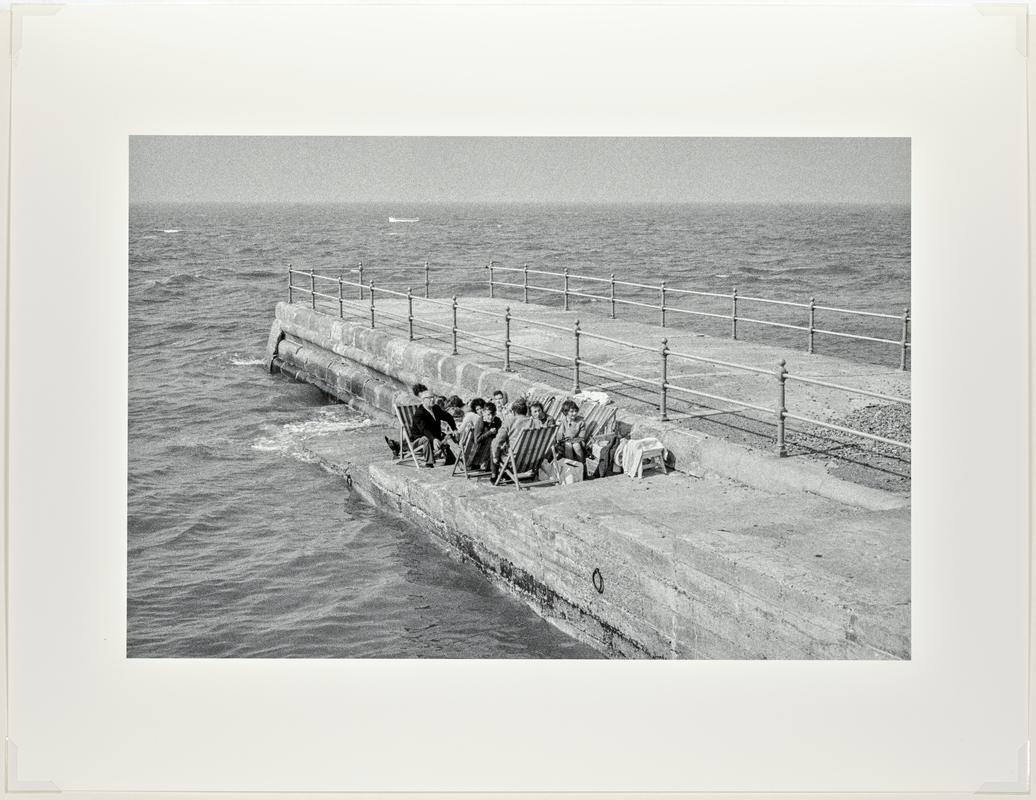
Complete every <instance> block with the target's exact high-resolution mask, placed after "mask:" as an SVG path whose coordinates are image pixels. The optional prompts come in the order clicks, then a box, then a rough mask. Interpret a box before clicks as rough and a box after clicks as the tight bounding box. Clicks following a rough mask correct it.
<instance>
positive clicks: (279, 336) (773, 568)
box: [268, 303, 910, 658]
mask: <svg viewBox="0 0 1036 800" xmlns="http://www.w3.org/2000/svg"><path fill="white" fill-rule="evenodd" d="M268 356H269V362H270V367H271V369H272V370H279V371H281V372H283V373H285V374H287V375H289V376H291V377H293V378H295V379H297V380H302V381H306V382H309V383H312V384H314V385H316V386H318V387H320V388H321V389H322V390H324V391H325V392H327V393H329V394H331V395H334V396H335V397H338V398H339V399H341V400H343V401H345V402H349V403H351V404H352V405H354V406H358V407H360V408H361V409H364V410H367V411H370V412H372V413H380V414H382V415H386V414H390V413H391V408H392V401H393V398H394V397H395V396H397V394H398V393H399V392H400V391H407V387H408V386H409V384H411V383H413V382H416V381H421V382H423V383H426V384H428V385H431V386H433V387H434V388H435V389H436V390H437V391H439V392H442V393H445V394H449V393H457V394H459V395H461V396H462V397H471V396H476V395H477V396H487V395H489V394H490V393H491V392H492V391H493V390H495V389H498V388H502V389H504V390H505V391H506V392H508V393H509V394H510V395H511V396H517V395H520V394H522V393H524V392H526V391H528V390H529V389H536V390H539V391H543V392H549V393H554V394H559V395H561V394H565V392H564V390H563V388H564V387H552V386H548V385H545V384H539V383H534V382H530V381H526V380H524V379H522V378H520V377H518V376H516V375H514V374H513V373H508V372H504V371H503V370H502V369H494V368H489V367H486V366H485V365H479V364H475V363H473V362H471V361H468V360H466V359H465V358H464V357H462V356H460V357H458V356H453V355H450V354H449V352H448V350H444V348H443V346H442V345H441V344H440V345H438V346H436V344H435V343H429V344H422V343H416V342H410V341H408V340H407V338H406V336H405V335H404V336H400V335H398V334H396V333H393V332H388V331H383V330H380V329H371V328H370V327H369V326H368V325H366V324H364V323H363V322H354V321H347V320H342V319H338V318H336V317H334V316H330V315H327V314H323V313H319V312H316V311H314V310H312V309H309V308H306V307H304V306H301V305H298V304H295V305H289V304H286V303H281V304H279V305H278V307H277V310H276V318H275V320H274V323H273V326H272V329H271V333H270V339H269V347H268ZM382 418H385V417H382ZM617 419H618V421H619V423H620V426H621V428H622V430H623V432H624V433H625V434H626V435H630V436H633V437H638V438H639V437H643V436H657V437H658V438H660V439H662V441H663V442H664V443H665V444H666V445H667V447H668V448H669V449H670V451H671V452H672V453H673V454H674V455H675V459H676V464H677V467H678V469H679V470H680V471H681V472H680V473H676V474H671V475H670V476H669V477H668V478H666V479H662V480H651V481H649V480H645V481H632V480H630V479H629V478H626V477H624V476H616V477H613V478H610V479H607V480H598V481H590V482H586V483H584V484H579V485H576V486H570V487H561V488H545V489H541V490H534V491H533V492H521V493H518V492H515V491H513V489H512V490H510V491H509V490H506V489H501V488H496V489H490V488H489V487H487V486H486V485H485V483H484V482H476V481H468V480H463V479H460V478H451V477H450V476H449V471H448V470H443V469H436V470H415V469H413V468H412V467H409V468H408V467H406V466H401V465H396V464H394V463H393V462H391V461H389V460H387V458H386V456H387V452H385V451H384V444H383V443H380V444H379V442H380V437H381V435H382V434H383V433H385V432H387V431H388V430H389V428H388V427H386V429H385V430H383V431H377V432H371V433H369V434H363V435H360V434H357V435H356V436H353V435H352V434H351V435H350V441H349V442H343V441H341V437H334V438H329V439H327V440H324V441H318V442H314V443H311V447H312V448H313V451H314V453H315V455H316V456H317V457H318V458H320V459H321V460H322V461H324V463H326V464H327V465H328V466H329V467H330V468H332V469H335V470H337V471H339V472H341V473H342V474H348V475H349V477H350V483H351V484H355V485H356V486H357V487H358V488H360V489H361V490H362V491H363V492H364V493H366V494H367V495H368V496H369V497H371V498H373V499H375V500H376V501H377V502H378V503H379V504H380V505H382V506H385V507H388V508H391V509H393V510H394V511H396V512H397V513H399V514H401V515H402V516H404V517H406V518H408V519H410V520H412V521H413V522H415V523H416V524H417V525H419V526H420V527H422V528H423V529H425V530H426V531H428V532H429V533H431V534H432V535H434V536H436V537H438V538H439V539H440V540H441V541H443V542H444V543H446V544H447V545H448V546H449V547H450V548H451V549H453V550H454V551H455V552H457V553H459V554H460V555H461V557H463V558H465V559H467V560H469V561H470V562H472V563H473V564H475V565H476V566H477V567H478V568H479V569H480V570H481V571H482V572H483V573H484V574H485V575H486V576H487V577H488V578H490V579H491V580H494V581H496V582H498V583H500V584H501V585H503V586H505V587H506V588H508V589H509V590H510V591H512V592H514V593H515V594H517V595H518V596H520V597H521V598H523V599H524V600H525V601H527V602H528V603H529V604H530V605H531V606H532V607H534V608H536V609H537V610H538V611H539V612H540V613H541V614H542V615H543V616H545V617H546V618H548V619H550V620H551V621H552V622H554V623H555V624H557V625H558V626H559V627H561V628H562V629H563V630H566V631H568V632H569V633H570V634H572V635H573V636H577V637H578V638H580V639H582V640H584V641H586V642H588V643H590V644H592V645H594V646H595V647H597V648H598V649H600V650H601V651H602V652H605V653H608V654H609V655H618V656H624V657H645V656H646V657H695V658H906V657H909V652H910V636H909V627H910V623H909V618H910V617H909V505H908V501H907V500H906V499H904V498H902V497H900V496H897V495H893V494H889V493H886V492H881V491H877V490H873V489H867V488H865V487H861V486H856V485H854V484H848V483H846V482H844V481H838V480H835V479H832V478H830V476H828V475H826V474H825V473H824V472H823V470H818V469H812V465H810V464H803V463H796V462H793V461H790V460H788V459H778V458H776V457H775V456H773V455H771V454H768V453H760V452H758V451H756V450H753V449H752V448H748V447H744V446H740V445H736V444H734V443H731V442H723V441H717V440H715V439H711V438H709V437H705V436H702V435H700V434H696V433H695V432H693V431H686V430H680V429H679V428H678V427H677V426H675V425H668V424H665V423H661V422H659V421H658V420H652V419H648V418H646V417H643V416H639V415H636V414H631V413H628V412H626V411H625V410H624V409H622V408H621V407H620V408H619V409H618V414H617ZM364 436H367V437H369V438H370V439H371V441H370V442H368V443H367V445H366V446H359V444H360V441H361V440H362V439H363V437H364ZM659 477H661V476H659ZM822 557H823V558H824V559H826V560H822ZM595 572H596V577H595Z"/></svg>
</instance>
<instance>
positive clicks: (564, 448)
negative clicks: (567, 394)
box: [554, 400, 587, 461]
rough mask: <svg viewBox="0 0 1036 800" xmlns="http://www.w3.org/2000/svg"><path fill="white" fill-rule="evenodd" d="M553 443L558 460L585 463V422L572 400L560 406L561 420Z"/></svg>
mask: <svg viewBox="0 0 1036 800" xmlns="http://www.w3.org/2000/svg"><path fill="white" fill-rule="evenodd" d="M554 442H555V445H556V449H557V455H558V457H559V458H572V459H575V460H576V461H586V451H587V448H586V421H585V420H584V419H583V418H582V417H581V416H579V406H578V405H576V403H575V401H574V400H566V401H565V402H564V403H562V404H561V419H560V420H559V421H558V432H557V436H556V437H555V438H554Z"/></svg>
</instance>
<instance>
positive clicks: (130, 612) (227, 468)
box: [127, 203, 910, 658]
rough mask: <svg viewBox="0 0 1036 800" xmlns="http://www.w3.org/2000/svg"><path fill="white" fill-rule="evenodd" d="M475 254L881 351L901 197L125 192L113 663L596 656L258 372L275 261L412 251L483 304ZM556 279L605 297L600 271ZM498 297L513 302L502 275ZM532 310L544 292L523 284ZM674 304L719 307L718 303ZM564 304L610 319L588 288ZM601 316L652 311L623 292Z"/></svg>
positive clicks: (393, 275)
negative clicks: (670, 199) (334, 450)
mask: <svg viewBox="0 0 1036 800" xmlns="http://www.w3.org/2000/svg"><path fill="white" fill-rule="evenodd" d="M390 217H395V218H403V219H412V220H416V221H414V222H390V221H389V219H390ZM491 261H492V262H493V263H494V276H495V278H494V279H495V280H496V281H502V282H516V283H521V279H522V276H521V275H520V274H518V273H514V272H508V270H514V269H521V268H523V266H525V265H527V266H528V268H529V269H530V270H542V271H547V272H562V271H564V270H565V269H566V268H567V269H568V270H570V272H571V273H572V274H573V275H574V274H582V275H593V276H597V277H605V278H608V277H609V276H611V275H614V276H615V279H616V280H617V281H626V282H629V283H644V284H646V285H649V286H652V287H653V286H654V285H655V284H657V283H658V282H659V281H660V280H665V281H666V283H667V286H668V287H672V288H686V289H692V290H696V291H702V292H714V293H717V294H721V293H722V294H729V293H731V291H732V289H733V288H734V287H736V288H737V291H738V295H739V297H758V298H763V299H777V300H785V301H789V302H795V303H808V302H809V299H810V298H811V297H812V298H814V299H815V302H816V304H818V305H820V306H823V307H828V308H849V309H858V310H865V311H871V312H876V313H880V314H888V315H889V316H891V317H896V319H891V320H885V319H883V318H876V317H875V318H871V317H865V318H849V317H847V316H846V315H844V314H840V313H838V312H816V313H817V326H818V327H824V328H826V329H831V330H837V329H839V328H838V327H837V326H841V327H842V328H844V330H846V331H852V332H856V333H863V334H864V335H871V336H876V337H879V338H889V339H890V340H894V341H898V340H899V338H900V336H901V328H902V324H901V322H900V320H899V317H900V316H901V315H902V313H903V311H904V309H906V308H907V307H908V306H909V301H910V208H909V206H906V205H806V204H788V205H748V204H746V205H729V204H728V205H657V204H652V205H603V206H601V205H558V206H551V205H458V204H423V205H406V204H400V203H395V204H351V205H328V204H324V205H321V204H308V205H307V204H284V205H279V204H261V205H260V204H254V205H253V204H212V203H194V204H143V203H131V205H130V209H129V354H128V355H129V407H128V414H129V422H128V430H129V464H128V476H127V478H128V489H129V501H128V508H127V514H128V542H127V547H128V564H127V566H128V587H127V589H128V602H127V632H128V635H127V651H128V652H127V654H128V656H129V657H133V658H136V657H139V658H178V657H185V658H593V657H596V653H595V652H594V651H593V650H591V649H590V648H589V647H587V646H585V645H583V644H580V643H579V642H576V641H575V640H573V639H571V638H569V637H567V636H566V635H564V634H562V633H561V632H560V631H558V630H557V629H555V628H554V627H553V626H551V625H550V624H549V623H548V622H546V621H545V620H543V619H542V618H540V617H539V616H538V615H536V614H535V613H534V612H533V611H532V610H531V609H530V608H528V607H527V606H526V605H525V604H524V603H522V602H521V601H520V600H519V599H517V598H516V597H514V596H512V595H510V594H508V593H506V592H504V591H503V590H501V589H499V588H497V587H495V586H494V585H492V584H490V583H489V582H488V581H487V580H486V579H485V578H484V577H483V576H482V575H481V574H480V573H478V571H477V570H476V569H475V567H474V566H472V565H470V564H466V563H462V562H461V561H460V560H458V559H456V558H454V557H453V556H451V555H450V554H449V553H448V552H446V551H445V550H444V549H442V548H441V547H440V546H439V545H438V544H437V543H436V540H434V539H433V537H432V536H430V535H429V533H428V532H426V531H423V530H421V529H419V528H417V527H415V526H413V525H411V524H409V523H407V522H405V521H403V520H401V519H398V518H396V517H394V516H392V515H390V514H388V513H386V512H384V511H382V510H380V509H377V508H372V507H370V506H368V505H366V504H364V503H363V502H362V501H361V500H358V499H354V498H353V497H352V496H350V495H349V494H348V493H347V492H345V491H344V490H343V485H342V481H341V479H340V478H338V477H336V476H334V475H331V474H329V473H328V472H326V471H325V470H324V469H323V468H322V467H321V466H320V465H319V464H318V463H315V462H314V459H313V458H312V457H311V456H309V455H308V452H307V450H306V442H307V440H308V439H310V438H311V437H313V436H317V435H323V434H327V433H333V434H337V435H340V436H342V437H346V438H347V437H348V436H349V435H350V432H352V431H355V430H357V429H362V428H364V427H366V426H368V425H370V424H371V420H369V419H367V418H366V417H364V416H363V415H361V414H360V413H358V412H356V411H354V410H352V409H349V408H348V407H346V406H344V405H341V404H333V403H331V402H329V401H328V399H327V398H325V397H324V396H323V395H322V394H321V392H319V391H318V390H317V389H315V388H314V387H311V386H308V385H304V384H298V383H294V382H292V381H290V380H289V379H287V378H285V377H284V376H281V375H271V374H270V373H269V372H268V370H267V366H266V362H265V358H264V351H265V347H266V341H267V336H268V334H269V331H270V325H271V322H272V320H273V313H274V306H275V304H276V303H277V302H278V301H280V300H285V299H287V270H288V265H289V264H291V265H292V267H293V268H294V269H298V270H309V269H313V270H315V271H316V272H317V273H321V274H329V275H343V276H345V278H346V279H347V280H350V279H351V280H356V276H358V274H359V273H358V272H357V270H358V269H359V267H360V265H361V264H362V265H363V270H364V272H363V275H364V281H365V282H366V281H369V280H374V281H375V282H376V285H378V286H385V287H393V288H394V289H396V290H403V291H405V290H406V287H407V286H413V288H414V290H415V292H417V293H422V294H423V291H424V275H425V269H424V265H425V264H426V263H427V264H428V274H429V276H430V289H429V291H430V294H431V296H433V297H449V296H450V295H452V294H458V295H461V296H464V295H472V294H474V295H480V296H484V295H486V294H487V292H488V286H487V283H486V281H487V278H488V270H487V269H486V265H487V264H488V263H489V262H491ZM558 280H559V279H556V278H553V277H550V276H541V277H537V278H533V279H531V280H530V283H533V284H534V285H543V286H550V287H553V288H558V287H560V285H561V284H560V282H558ZM536 281H539V282H540V283H539V284H537V283H536ZM551 281H554V282H553V283H551ZM570 285H571V288H572V289H574V290H578V291H581V292H583V293H584V294H597V293H603V295H606V294H607V285H604V284H601V283H599V282H584V283H583V284H579V283H577V282H576V281H575V280H574V279H573V280H572V282H571V284H570ZM496 292H497V296H510V297H514V298H515V299H516V302H517V301H520V299H521V290H516V289H514V288H513V287H497V288H496ZM603 295H602V296H603ZM617 296H620V297H623V298H627V299H630V300H639V301H642V302H657V298H658V292H657V291H656V290H655V289H653V288H641V287H631V286H625V285H621V284H620V286H619V287H618V291H617ZM671 298H672V295H671ZM530 300H533V301H536V302H545V303H557V302H559V300H558V296H557V295H556V294H551V293H547V292H539V293H537V292H536V291H535V290H534V291H533V292H531V294H530ZM670 302H673V304H674V306H680V307H685V308H687V309H697V310H701V311H707V312H709V313H723V314H726V313H729V305H730V300H729V299H724V298H709V297H697V296H690V295H687V296H680V297H678V298H677V299H676V300H672V299H671V300H670ZM696 303H697V304H698V305H695V304H696ZM708 303H712V304H713V305H707V304H708ZM740 303H741V304H740V307H739V309H740V310H739V313H740V314H744V315H745V316H748V317H750V318H760V319H772V320H774V321H785V322H786V323H787V324H802V322H803V320H804V316H803V315H804V313H806V312H805V311H804V309H803V308H801V307H798V306H792V307H784V306H777V305H772V304H764V303H756V304H755V305H753V304H752V301H748V300H744V301H740ZM573 304H574V307H575V306H578V305H580V304H582V305H586V306H588V307H591V308H593V309H594V310H596V311H599V312H602V313H607V302H606V301H605V300H602V299H595V298H585V297H584V298H577V297H574V298H573ZM618 313H619V315H620V316H622V315H625V314H631V315H633V314H638V313H646V314H653V313H656V312H650V311H644V310H643V309H640V308H639V307H634V306H623V305H621V304H620V306H619V310H618ZM767 314H770V316H766V315H767ZM823 314H827V315H828V316H826V317H825V316H823ZM782 315H783V316H782ZM669 320H670V324H673V325H686V326H688V327H696V329H700V330H701V331H702V332H705V333H711V334H714V335H728V333H729V324H730V323H729V321H725V320H719V319H715V318H712V317H705V316H701V317H696V316H691V315H681V314H680V313H679V312H673V313H671V314H670V315H669ZM710 326H711V327H710ZM853 326H856V327H853ZM739 336H740V337H741V338H745V339H750V340H751V339H757V340H759V341H780V342H784V343H786V344H787V345H788V347H789V348H791V349H795V350H797V351H801V350H803V349H804V346H805V340H804V336H805V334H803V333H802V332H801V331H797V330H793V329H783V328H763V327H762V326H759V325H757V324H754V323H747V322H745V323H741V326H740V329H739ZM768 337H769V338H768ZM782 337H783V338H782ZM816 347H817V351H818V352H826V353H831V354H833V355H842V356H844V357H847V358H857V359H860V360H865V361H873V362H876V363H889V364H894V365H898V363H899V348H898V346H893V345H887V344H873V343H867V342H861V341H859V340H853V339H837V338H835V337H830V336H827V337H820V336H818V337H817V340H816ZM465 399H467V398H465Z"/></svg>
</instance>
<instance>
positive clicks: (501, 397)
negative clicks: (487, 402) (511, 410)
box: [493, 389, 507, 408]
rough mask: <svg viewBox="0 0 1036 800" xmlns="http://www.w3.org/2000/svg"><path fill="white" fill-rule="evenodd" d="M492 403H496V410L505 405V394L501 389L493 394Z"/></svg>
mask: <svg viewBox="0 0 1036 800" xmlns="http://www.w3.org/2000/svg"><path fill="white" fill-rule="evenodd" d="M493 402H494V403H496V407H497V408H503V407H504V406H506V405H507V392H505V391H504V390H503V389H497V390H496V391H495V392H493Z"/></svg>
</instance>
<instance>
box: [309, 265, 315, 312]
mask: <svg viewBox="0 0 1036 800" xmlns="http://www.w3.org/2000/svg"><path fill="white" fill-rule="evenodd" d="M309 306H310V308H313V309H316V307H317V278H316V273H315V272H314V271H313V270H310V271H309Z"/></svg>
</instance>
